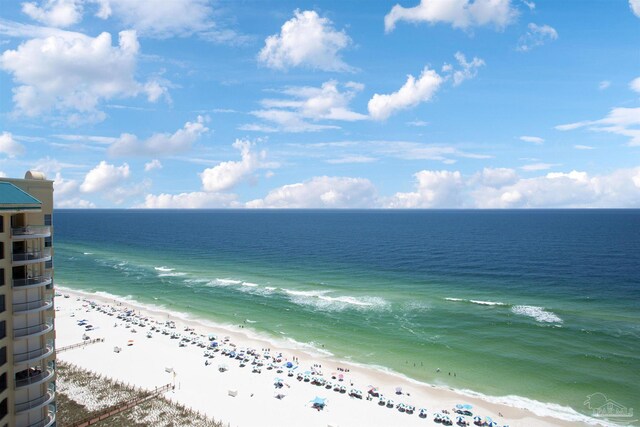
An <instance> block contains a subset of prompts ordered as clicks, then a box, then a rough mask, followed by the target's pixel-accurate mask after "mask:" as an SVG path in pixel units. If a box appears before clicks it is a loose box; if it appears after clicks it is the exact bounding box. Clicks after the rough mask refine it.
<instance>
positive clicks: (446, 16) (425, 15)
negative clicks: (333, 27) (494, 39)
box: [384, 0, 517, 33]
mask: <svg viewBox="0 0 640 427" xmlns="http://www.w3.org/2000/svg"><path fill="white" fill-rule="evenodd" d="M516 16H517V12H516V10H515V9H514V8H512V7H511V1H510V0H475V1H472V0H449V1H439V0H421V1H420V4H419V5H418V6H415V7H408V8H405V7H402V6H400V5H399V4H396V5H395V6H393V8H392V9H391V11H390V12H389V13H388V14H387V15H386V16H385V17H384V28H385V31H386V32H387V33H388V32H390V31H393V29H394V28H395V26H396V23H397V22H399V21H407V22H411V23H419V22H428V23H429V24H437V23H440V22H442V23H446V24H451V26H452V27H453V28H463V29H464V28H469V27H480V26H485V25H493V26H495V27H496V28H498V29H501V28H504V27H505V26H507V25H508V24H510V23H511V22H512V21H513V19H514V18H515V17H516Z"/></svg>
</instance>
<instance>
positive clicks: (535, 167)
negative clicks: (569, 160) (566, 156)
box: [520, 163, 560, 172]
mask: <svg viewBox="0 0 640 427" xmlns="http://www.w3.org/2000/svg"><path fill="white" fill-rule="evenodd" d="M555 166H560V165H559V164H558V163H532V164H529V165H524V166H520V169H522V170H523V171H528V172H533V171H542V170H547V169H551V168H552V167H555Z"/></svg>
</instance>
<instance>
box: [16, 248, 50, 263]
mask: <svg viewBox="0 0 640 427" xmlns="http://www.w3.org/2000/svg"><path fill="white" fill-rule="evenodd" d="M11 259H12V261H13V266H14V267H16V266H20V265H26V264H35V263H38V262H45V261H49V260H51V248H44V249H41V250H32V251H26V252H17V253H14V254H12V255H11Z"/></svg>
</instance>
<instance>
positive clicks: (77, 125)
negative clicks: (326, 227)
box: [0, 0, 640, 208]
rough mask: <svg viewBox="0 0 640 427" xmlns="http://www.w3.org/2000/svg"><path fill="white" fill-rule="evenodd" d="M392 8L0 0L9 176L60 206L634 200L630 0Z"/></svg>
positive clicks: (457, 0) (634, 10)
mask: <svg viewBox="0 0 640 427" xmlns="http://www.w3.org/2000/svg"><path fill="white" fill-rule="evenodd" d="M396 1H397V0H396ZM396 1H388V2H387V1H367V2H364V1H362V2H359V1H346V2H345V1H315V2H305V1H297V2H290V1H268V0H260V1H207V0H152V1H139V0H33V1H30V2H21V1H3V2H2V5H1V8H0V172H1V173H2V174H3V175H5V176H10V177H21V176H22V175H23V174H24V172H25V171H26V170H28V169H39V170H42V171H44V172H45V173H46V174H47V177H48V178H50V179H55V184H54V185H55V190H56V192H55V200H56V204H57V206H58V207H122V208H129V207H138V208H141V207H147V208H186V207H190V208H214V207H235V208H240V207H249V208H256V207H257V208H261V207H265V208H267V207H275V208H520V207H523V208H526V207H532V208H536V207H538V208H542V207H640V0H630V1H629V0H607V1H593V0H585V1H532V2H529V1H521V0H449V1H444V0H440V1H436V0H422V1H420V0H401V1H400V2H399V3H396Z"/></svg>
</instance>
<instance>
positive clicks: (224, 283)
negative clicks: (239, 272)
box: [214, 279, 242, 286]
mask: <svg viewBox="0 0 640 427" xmlns="http://www.w3.org/2000/svg"><path fill="white" fill-rule="evenodd" d="M214 282H216V283H217V284H219V285H222V286H230V285H239V284H241V283H242V280H234V279H216V280H214Z"/></svg>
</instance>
